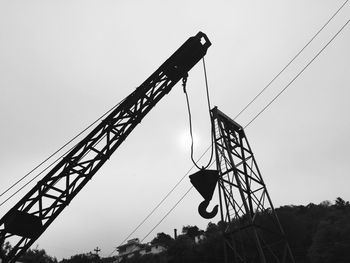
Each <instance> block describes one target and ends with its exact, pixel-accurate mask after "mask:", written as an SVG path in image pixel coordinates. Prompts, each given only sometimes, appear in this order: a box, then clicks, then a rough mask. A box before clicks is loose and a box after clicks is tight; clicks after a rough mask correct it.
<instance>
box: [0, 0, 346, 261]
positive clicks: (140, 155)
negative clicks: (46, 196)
mask: <svg viewBox="0 0 350 263" xmlns="http://www.w3.org/2000/svg"><path fill="white" fill-rule="evenodd" d="M343 2H344V1H334V0H332V1H331V0H308V1H305V0H293V1H291V0H290V1H277V0H265V1H235V0H231V1H228V0H225V1H224V0H218V1H183V0H180V1H164V0H163V1H160V0H159V1H155V0H149V1H122V0H120V1H5V0H1V1H0V91H1V95H0V121H1V129H0V145H1V147H0V191H1V192H2V191H3V190H5V189H6V188H7V187H8V186H10V185H11V184H12V183H14V182H15V181H16V180H17V179H19V178H20V177H22V176H23V175H24V174H25V173H27V172H28V171H29V170H31V169H32V168H33V167H34V166H36V165H37V164H38V163H40V162H41V161H42V160H43V159H45V158H46V157H47V156H48V155H50V154H51V153H53V152H54V151H55V150H57V149H58V148H59V147H60V146H62V145H63V144H64V143H65V142H67V141H68V140H69V139H71V138H72V137H73V136H74V135H76V134H77V133H78V132H80V131H81V130H82V129H83V128H85V127H86V126H87V125H88V124H90V123H91V122H93V121H94V120H96V119H97V118H98V117H99V116H101V115H102V114H103V113H104V112H105V111H106V110H108V109H109V108H110V107H112V106H113V105H115V104H116V103H117V102H119V101H120V100H121V99H123V98H124V97H126V96H127V95H128V94H129V93H130V92H131V91H133V90H134V89H135V87H137V86H138V85H140V84H141V83H142V82H143V81H144V80H145V79H146V78H147V77H148V76H149V75H150V74H151V73H152V72H153V71H155V70H156V69H157V68H158V67H159V66H160V64H161V63H163V62H164V61H165V59H167V58H168V57H169V56H170V55H171V54H172V53H173V52H174V51H175V50H176V49H177V48H178V47H179V46H180V45H181V44H182V43H183V42H184V41H185V40H186V39H187V38H188V37H190V36H192V35H195V34H196V33H197V32H198V31H200V30H201V31H203V32H205V33H206V34H207V35H208V37H209V39H210V40H211V42H212V46H211V47H210V48H209V50H208V54H207V56H206V64H207V71H208V79H209V85H210V94H211V102H212V104H213V105H217V106H218V107H219V109H221V110H222V111H223V112H225V113H226V114H227V115H229V116H231V117H232V118H233V117H234V116H235V115H236V114H237V113H238V112H239V111H240V110H241V109H242V108H243V107H244V106H245V105H246V104H247V103H248V102H249V101H250V100H251V99H252V98H253V97H254V96H255V95H256V94H257V93H258V92H259V91H260V90H261V89H262V88H263V87H264V86H265V85H266V84H267V83H268V82H269V81H270V80H271V79H272V78H273V77H274V76H275V75H276V74H277V73H278V72H279V71H280V70H281V69H282V68H283V67H284V66H285V65H286V64H287V63H288V62H289V60H290V59H291V58H292V57H293V56H294V55H295V54H296V53H297V52H298V51H299V50H300V49H301V48H302V47H303V46H304V45H305V44H306V43H307V42H308V41H309V40H310V39H311V37H312V36H313V35H314V34H315V33H316V32H317V31H318V30H319V29H320V28H321V26H322V25H323V24H324V23H325V22H326V21H327V20H328V19H329V18H330V16H331V15H332V14H333V13H334V12H335V11H336V10H337V9H338V8H339V7H340V6H341V4H342V3H343ZM349 18H350V6H349V5H346V6H345V7H344V9H343V10H342V12H341V13H339V15H338V16H336V17H335V19H334V20H333V21H332V23H331V24H330V25H329V26H328V27H327V28H326V29H325V30H324V31H323V32H322V34H321V35H320V36H319V37H318V38H317V39H316V40H315V41H314V42H313V43H312V45H310V46H309V47H308V48H307V49H306V50H305V52H304V53H303V54H302V55H301V56H300V58H298V59H297V60H296V61H295V63H293V65H292V66H291V67H290V68H289V69H288V70H287V71H286V72H285V73H284V74H283V75H282V76H281V77H280V78H279V79H278V81H276V82H275V83H274V85H272V86H271V87H270V89H269V90H268V91H267V92H266V93H265V94H264V96H262V97H261V98H260V99H259V100H257V101H256V103H255V104H254V105H253V106H252V107H251V108H249V110H248V111H246V112H244V114H242V116H240V118H239V119H237V121H238V122H239V123H241V124H242V125H243V126H244V125H245V124H246V123H248V122H249V121H250V120H251V119H252V117H253V116H254V115H255V114H257V112H258V111H259V110H260V109H261V108H262V107H264V106H265V105H266V103H268V102H269V101H270V100H271V99H272V98H273V96H274V95H276V94H277V93H278V92H279V91H280V90H281V89H282V88H283V87H285V85H287V84H288V82H289V81H290V80H291V79H292V78H293V77H294V76H295V75H296V74H297V73H298V72H299V71H300V70H301V69H302V68H303V67H304V66H305V65H306V63H308V62H309V61H310V60H311V59H312V58H313V56H314V55H315V54H316V53H317V52H318V51H319V50H320V49H321V48H322V47H323V46H324V45H325V44H326V42H327V41H328V40H329V39H330V38H331V37H332V36H333V35H334V34H335V33H336V32H337V31H338V30H339V29H340V27H341V26H342V25H343V24H344V23H345V22H346V21H347V20H348V19H349ZM349 43H350V27H346V28H345V29H344V30H343V32H342V33H341V34H340V35H339V36H338V37H337V38H336V39H335V40H334V42H332V44H331V45H330V46H329V47H328V48H327V49H326V50H325V51H324V52H323V53H322V54H321V55H320V56H319V57H318V58H317V59H316V60H315V61H314V63H313V64H311V66H310V67H309V68H308V69H307V70H306V71H305V72H304V73H303V74H302V75H301V76H300V77H299V78H298V79H297V80H296V81H295V82H294V83H293V84H292V85H291V86H290V87H289V88H288V89H287V91H286V92H285V93H284V94H283V95H282V96H281V97H280V98H279V99H278V100H277V101H276V102H275V103H273V104H272V105H271V107H270V108H268V110H267V111H266V112H264V113H263V114H262V115H261V116H260V117H259V118H258V119H256V121H254V122H253V123H252V124H251V125H250V126H249V127H248V128H247V130H246V133H247V136H248V140H249V142H250V145H251V147H252V148H253V151H254V153H255V157H256V159H257V162H258V165H259V167H260V170H261V172H262V175H263V178H264V180H265V182H266V184H267V187H268V190H269V193H270V195H271V197H272V201H273V203H274V205H275V206H276V207H278V206H280V205H288V204H295V205H298V204H303V205H306V204H308V203H310V202H314V203H320V202H321V201H323V200H334V199H335V198H336V197H338V196H341V197H342V198H344V199H345V200H349V199H350V194H349V191H348V186H349V183H350V180H349V175H348V171H349V170H350V162H349V156H350V140H349V134H350V122H349V119H348V116H347V114H348V113H349V111H350V105H349V103H348V101H349V97H350V91H349V88H348V87H349V83H350V60H349V51H348V47H349ZM188 91H189V93H190V94H189V95H190V100H191V106H192V113H193V122H194V132H195V133H196V135H197V137H198V142H197V144H196V145H195V156H196V157H199V156H200V155H201V154H202V152H203V151H204V149H206V148H207V146H208V145H209V141H210V137H209V132H210V128H209V127H210V125H209V117H208V113H207V108H206V107H207V106H206V97H205V86H204V76H203V68H202V65H201V63H199V64H198V65H197V66H196V67H195V68H194V69H193V70H192V71H191V72H190V76H189V80H188ZM188 129H189V127H188V117H187V110H186V104H185V97H184V94H183V92H182V87H181V86H180V85H179V84H178V85H177V86H175V87H174V89H173V91H172V92H171V93H170V94H169V95H167V96H166V97H165V98H164V99H163V101H161V102H160V103H159V105H157V107H156V108H155V109H154V110H153V111H152V112H151V113H150V114H149V115H148V116H147V117H146V118H145V120H144V121H143V122H142V123H141V124H140V125H139V126H138V127H137V128H136V129H135V131H134V132H133V133H132V134H131V135H130V136H129V137H128V138H127V140H126V142H125V143H124V144H123V145H122V146H121V147H120V148H119V149H118V150H117V151H116V153H115V154H114V155H113V156H112V158H111V159H110V161H109V162H108V163H106V164H105V166H104V167H103V168H102V169H101V170H100V171H99V173H98V174H96V176H95V177H94V178H93V180H92V181H91V182H90V183H89V184H88V185H87V186H86V187H85V188H84V189H83V190H82V191H81V193H80V194H79V195H78V196H77V197H76V198H75V199H74V200H73V202H72V203H71V205H70V206H69V207H67V208H66V209H65V211H64V212H63V213H62V214H61V215H60V216H59V217H58V218H57V219H56V220H55V222H54V223H53V224H52V225H51V226H50V228H49V229H48V230H47V231H46V232H45V233H44V234H43V235H42V236H41V237H40V238H39V239H38V241H37V243H36V244H39V247H40V248H44V249H45V250H46V251H47V252H48V253H49V254H50V255H52V256H56V257H57V258H58V259H61V258H62V257H66V258H67V257H70V256H71V255H74V254H76V253H85V252H89V251H92V250H93V249H94V248H95V247H96V246H99V247H100V248H101V249H102V251H101V255H102V256H108V255H109V254H110V253H111V252H112V251H113V249H114V247H116V246H118V245H119V244H120V242H121V241H122V240H123V239H124V238H125V237H126V236H128V234H129V233H130V232H131V231H132V230H133V229H134V228H135V227H136V226H137V225H138V223H139V222H140V221H142V219H143V218H144V217H145V216H146V215H147V214H148V212H150V211H151V210H152V209H153V207H154V206H155V205H156V204H157V203H158V202H159V201H160V199H162V198H163V197H164V196H165V194H166V193H168V191H169V190H170V189H171V188H172V187H173V186H174V185H175V183H177V182H178V181H179V180H180V178H181V177H183V176H184V175H185V173H186V172H187V171H188V170H189V168H191V166H192V164H191V161H190V155H189V153H190V152H189V149H190V145H189V144H187V147H186V148H184V146H183V143H182V141H181V138H182V137H183V133H184V132H188ZM206 157H207V159H208V156H206ZM207 159H206V160H204V161H203V164H205V162H206V161H207ZM189 187H190V182H189V180H188V179H185V180H184V181H183V183H182V184H181V185H180V187H178V188H177V190H176V191H175V193H174V194H173V195H172V196H171V198H169V199H168V200H167V202H166V203H165V204H164V206H162V207H161V208H160V209H159V210H157V213H155V214H154V216H152V217H151V219H150V220H149V221H148V222H147V223H146V224H145V225H144V227H142V228H141V229H140V230H139V231H137V232H136V233H135V234H134V235H133V236H132V237H139V238H140V239H142V238H143V237H144V236H145V235H146V234H147V233H148V232H149V231H150V230H151V228H152V227H153V226H154V225H155V224H156V223H158V221H159V220H160V219H161V218H162V217H163V216H164V214H165V213H166V212H167V211H168V210H169V209H170V208H171V207H172V206H173V205H174V204H175V202H176V201H177V200H178V199H179V198H180V197H181V196H182V195H183V193H184V192H185V191H186V190H187V189H188V188H189ZM28 190H29V189H28ZM24 194H25V192H23V193H22V194H21V195H24ZM21 195H20V196H18V198H20V197H21ZM18 198H17V199H18ZM3 200H4V197H1V198H0V201H1V202H2V201H3ZM201 200H202V199H201V197H200V196H199V194H198V193H197V192H195V191H191V192H190V194H189V195H187V197H186V198H185V199H184V200H183V202H181V204H180V205H179V206H178V207H177V208H176V209H175V210H174V211H173V212H172V213H171V214H170V215H169V217H168V218H167V219H166V220H165V221H164V222H162V223H161V224H160V225H159V227H158V228H157V229H156V230H155V231H154V233H152V234H151V235H150V236H149V238H147V239H146V240H145V241H150V240H151V239H152V238H153V237H154V236H155V235H156V233H159V232H165V233H168V234H171V235H172V234H173V229H174V228H177V229H178V231H179V232H180V231H181V229H182V226H183V225H188V224H190V225H197V226H198V227H200V228H202V229H205V228H206V225H207V224H208V221H207V220H204V219H201V218H200V216H199V215H198V214H197V206H198V204H199V202H200V201H201ZM15 201H16V200H13V202H12V203H9V204H7V205H4V206H2V207H0V216H2V215H3V214H5V213H6V211H7V210H8V209H9V208H10V207H11V206H12V205H13V204H14V202H15ZM213 203H215V202H214V201H213ZM218 220H219V217H217V218H214V219H213V220H212V221H213V222H217V221H218Z"/></svg>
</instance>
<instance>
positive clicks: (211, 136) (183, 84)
mask: <svg viewBox="0 0 350 263" xmlns="http://www.w3.org/2000/svg"><path fill="white" fill-rule="evenodd" d="M202 61H203V71H204V79H205V90H206V96H207V104H208V113H209V119H210V139H211V154H210V159H209V161H208V164H207V165H206V166H203V167H200V166H199V165H198V164H197V163H196V161H195V160H194V157H193V144H194V138H193V127H192V114H191V107H190V100H189V97H188V93H187V89H186V87H187V76H185V77H184V78H183V79H182V86H183V91H184V93H185V97H186V104H187V112H188V120H189V126H190V137H191V160H192V163H193V164H194V165H195V166H196V167H197V168H198V169H199V170H201V169H207V168H208V166H209V165H210V163H211V161H212V159H213V153H214V150H213V144H214V133H213V128H214V127H213V123H212V121H211V119H212V118H211V106H210V96H209V85H208V76H207V69H206V66H205V60H204V57H203V59H202Z"/></svg>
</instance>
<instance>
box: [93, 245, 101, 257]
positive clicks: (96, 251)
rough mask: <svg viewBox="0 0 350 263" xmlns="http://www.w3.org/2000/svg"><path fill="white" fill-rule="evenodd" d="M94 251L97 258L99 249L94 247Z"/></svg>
mask: <svg viewBox="0 0 350 263" xmlns="http://www.w3.org/2000/svg"><path fill="white" fill-rule="evenodd" d="M94 251H95V254H96V255H97V256H98V253H99V252H100V251H101V249H100V248H99V247H96V248H95V249H94Z"/></svg>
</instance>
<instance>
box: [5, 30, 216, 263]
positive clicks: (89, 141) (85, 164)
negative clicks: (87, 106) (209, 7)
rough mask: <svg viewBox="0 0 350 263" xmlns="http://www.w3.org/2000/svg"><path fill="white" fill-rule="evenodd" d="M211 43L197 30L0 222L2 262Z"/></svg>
mask: <svg viewBox="0 0 350 263" xmlns="http://www.w3.org/2000/svg"><path fill="white" fill-rule="evenodd" d="M210 45H211V43H210V41H209V39H208V37H207V36H206V35H205V34H204V33H202V32H199V33H198V34H197V35H195V36H193V37H190V38H189V39H188V40H187V41H186V42H185V43H184V44H183V45H182V46H181V47H180V48H179V49H178V50H177V51H175V53H174V54H173V55H171V56H170V57H169V58H168V59H167V60H166V61H165V62H164V63H163V64H162V65H161V66H160V67H159V68H158V69H157V70H156V71H155V72H154V73H153V74H152V75H151V76H150V77H149V78H148V79H146V80H145V81H144V82H143V83H142V84H141V85H140V86H139V87H138V88H136V90H135V91H134V92H132V93H131V94H130V95H129V96H127V97H126V98H125V99H124V100H123V101H122V102H121V103H120V104H119V105H118V106H117V107H116V108H114V110H112V111H111V113H110V114H109V115H108V116H107V117H106V118H104V119H103V120H102V121H101V122H100V123H99V124H98V125H97V126H96V127H95V128H94V129H93V130H92V131H91V132H90V133H89V134H88V135H87V136H86V137H85V138H84V139H83V140H82V141H80V142H79V143H78V144H77V145H76V146H75V147H74V148H73V149H72V150H71V151H70V152H68V153H67V154H66V155H65V156H64V157H63V158H62V159H61V160H60V161H59V162H58V163H57V164H56V165H55V166H54V167H53V168H52V169H51V170H50V171H49V172H48V173H47V174H46V175H45V176H44V177H43V178H42V179H41V180H40V181H39V182H38V183H37V184H36V185H35V186H34V187H33V188H32V189H31V190H30V191H29V192H28V193H27V194H26V195H25V196H24V197H23V198H22V199H21V200H20V201H19V202H18V203H17V204H16V205H14V206H13V207H12V208H11V209H10V210H9V211H8V212H7V213H6V214H5V215H4V216H3V217H2V218H1V219H0V246H1V245H3V244H5V243H6V242H10V243H11V246H12V247H11V249H10V251H9V252H8V253H7V255H0V259H1V260H2V262H3V263H14V262H15V261H16V260H17V259H18V258H19V257H20V256H21V255H22V254H23V253H24V252H25V251H26V250H27V249H28V248H29V247H30V246H31V245H32V244H33V243H34V242H35V241H36V240H37V239H38V238H39V237H40V235H41V234H42V233H43V232H44V231H45V230H46V228H47V227H48V226H49V225H50V224H51V223H52V222H53V221H54V220H55V218H56V217H57V216H58V215H59V214H60V213H61V212H62V211H63V209H64V208H65V207H66V206H67V205H68V204H69V203H70V202H71V201H72V199H73V198H74V197H75V196H76V195H77V194H78V192H79V191H80V190H81V189H82V188H83V187H84V186H85V185H86V183H87V182H88V181H89V180H90V179H91V178H92V177H93V175H94V174H95V173H96V172H97V171H98V170H99V169H100V168H101V167H102V165H103V164H104V163H105V162H106V161H107V160H108V159H109V157H110V156H111V155H112V154H113V152H114V151H115V150H116V149H117V148H118V147H119V146H120V145H121V144H122V142H123V141H124V140H125V139H126V138H127V137H128V135H129V134H130V133H131V132H132V131H133V129H134V128H135V127H136V126H137V124H138V123H140V122H141V120H142V119H143V118H144V117H145V116H146V114H147V113H148V112H149V111H150V110H151V109H152V108H153V107H154V106H155V105H156V104H157V103H158V102H159V101H160V100H161V99H162V98H163V97H164V96H165V95H166V94H167V93H169V92H170V90H171V89H172V88H173V86H174V85H175V84H176V83H177V82H178V81H179V80H180V79H182V78H184V77H187V75H188V71H189V70H190V69H191V68H192V67H193V66H194V65H195V64H196V63H197V62H198V61H199V60H201V59H202V58H203V57H204V55H205V54H206V52H207V49H208V48H209V47H210Z"/></svg>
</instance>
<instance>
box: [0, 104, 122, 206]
mask: <svg viewBox="0 0 350 263" xmlns="http://www.w3.org/2000/svg"><path fill="white" fill-rule="evenodd" d="M123 101H124V100H122V101H120V102H119V103H118V104H116V105H115V106H113V107H112V108H111V109H109V110H108V111H106V112H105V113H104V114H103V115H102V116H100V117H99V118H98V119H97V120H95V121H94V122H93V123H91V124H90V125H88V126H87V127H86V128H85V129H83V130H82V131H81V132H79V133H78V134H77V135H75V136H74V137H73V138H72V139H70V140H69V141H68V142H66V143H65V144H64V145H63V146H61V147H60V148H59V149H58V150H57V151H55V152H54V153H52V154H51V155H50V156H49V157H47V158H46V159H45V160H44V161H42V162H41V163H39V164H38V165H37V166H35V167H34V168H33V169H32V170H31V171H29V172H28V173H27V174H25V175H24V176H23V177H22V178H20V179H19V180H17V181H16V182H15V183H14V184H13V185H11V186H10V187H8V188H7V189H6V190H5V191H3V192H2V193H1V194H0V197H2V196H3V195H5V194H6V193H7V192H9V191H10V190H11V189H12V188H14V187H15V186H16V185H18V184H19V183H20V182H22V181H23V180H24V179H26V178H27V177H28V176H29V175H31V174H32V173H33V172H35V171H36V170H37V169H39V168H40V167H41V166H42V165H44V164H45V163H46V162H47V161H49V160H50V159H51V158H52V157H54V156H55V155H57V154H58V153H59V152H60V151H62V149H64V148H65V147H67V146H68V145H69V144H70V143H71V142H73V141H74V140H76V139H77V138H78V137H79V136H81V135H82V134H83V133H84V132H86V131H87V130H88V129H90V128H91V127H92V126H93V125H95V124H96V123H97V122H98V121H100V120H101V119H102V118H104V117H105V116H106V115H107V114H108V113H110V112H111V111H112V110H114V109H115V108H116V107H118V106H119V105H120V104H121V103H122V102H123ZM75 146H76V145H74V146H73V147H71V148H70V149H69V150H68V151H66V152H65V153H64V154H62V155H61V156H60V157H58V158H57V159H56V160H54V161H53V162H52V163H51V164H50V165H48V166H47V167H46V168H45V169H44V170H43V171H41V172H40V173H39V174H37V175H36V176H34V177H33V178H32V179H31V180H29V181H28V182H27V183H26V184H25V185H24V186H22V187H21V188H20V189H18V190H17V191H16V192H15V193H14V194H12V195H11V196H10V197H8V198H7V199H6V200H5V201H3V202H2V203H1V204H0V206H2V205H3V204H5V203H6V202H7V201H8V200H10V199H11V198H12V197H13V196H15V195H16V194H17V193H18V192H20V191H21V190H22V189H23V188H25V187H26V186H27V185H28V184H30V183H31V182H32V181H34V180H35V179H36V178H37V177H39V176H40V175H41V174H42V173H43V172H45V171H46V170H47V169H48V168H49V167H51V166H52V165H54V164H55V163H57V162H58V161H59V160H60V159H61V158H62V157H63V156H65V155H66V154H67V153H69V152H70V151H71V150H72V149H73V148H74V147H75Z"/></svg>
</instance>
